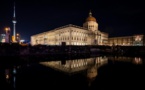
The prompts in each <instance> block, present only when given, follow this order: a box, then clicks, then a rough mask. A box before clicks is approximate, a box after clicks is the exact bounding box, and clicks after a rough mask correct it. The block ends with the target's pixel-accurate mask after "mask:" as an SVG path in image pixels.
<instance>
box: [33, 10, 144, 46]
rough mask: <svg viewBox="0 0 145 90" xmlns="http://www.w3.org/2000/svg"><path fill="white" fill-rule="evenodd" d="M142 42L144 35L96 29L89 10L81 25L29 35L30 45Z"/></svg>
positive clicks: (124, 44)
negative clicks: (113, 32)
mask: <svg viewBox="0 0 145 90" xmlns="http://www.w3.org/2000/svg"><path fill="white" fill-rule="evenodd" d="M144 42H145V38H144V35H133V36H122V37H109V34H108V33H105V32H101V31H100V30H99V29H98V23H97V20H96V18H95V17H93V16H92V13H91V12H89V16H88V17H87V18H86V21H85V22H84V24H83V27H80V26H76V25H72V24H69V25H65V26H62V27H59V28H55V29H53V30H49V31H46V32H42V33H39V34H36V35H33V36H31V45H109V46H112V45H120V46H144V45H145V43H144Z"/></svg>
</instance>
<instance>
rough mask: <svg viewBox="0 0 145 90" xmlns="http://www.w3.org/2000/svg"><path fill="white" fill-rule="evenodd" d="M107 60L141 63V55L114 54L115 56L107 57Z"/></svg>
mask: <svg viewBox="0 0 145 90" xmlns="http://www.w3.org/2000/svg"><path fill="white" fill-rule="evenodd" d="M108 59H109V60H114V61H124V62H131V63H134V64H142V58H141V57H125V56H115V57H113V56H112V57H108Z"/></svg>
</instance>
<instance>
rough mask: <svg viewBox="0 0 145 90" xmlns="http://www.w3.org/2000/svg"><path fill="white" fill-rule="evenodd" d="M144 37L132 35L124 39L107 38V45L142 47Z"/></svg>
mask: <svg viewBox="0 0 145 90" xmlns="http://www.w3.org/2000/svg"><path fill="white" fill-rule="evenodd" d="M144 40H145V39H144V35H133V36H124V37H112V38H108V45H110V46H112V45H119V46H144Z"/></svg>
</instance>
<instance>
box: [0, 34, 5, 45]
mask: <svg viewBox="0 0 145 90" xmlns="http://www.w3.org/2000/svg"><path fill="white" fill-rule="evenodd" d="M0 42H1V43H5V42H6V34H0Z"/></svg>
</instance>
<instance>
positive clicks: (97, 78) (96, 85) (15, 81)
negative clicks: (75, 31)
mask: <svg viewBox="0 0 145 90" xmlns="http://www.w3.org/2000/svg"><path fill="white" fill-rule="evenodd" d="M144 68H145V59H144V58H140V57H123V56H121V57H115V56H112V57H110V56H109V57H106V56H96V57H94V56H93V57H85V58H84V57H82V58H78V59H77V58H75V59H71V58H70V59H67V60H65V59H64V60H62V59H58V58H57V60H49V61H43V62H35V63H34V62H33V63H30V62H28V63H24V64H22V63H21V64H0V90H35V89H36V90H56V89H60V90H118V89H122V90H126V89H129V90H131V89H135V90H140V89H142V90H143V89H145V87H144V85H143V84H144V82H145V70H144Z"/></svg>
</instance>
